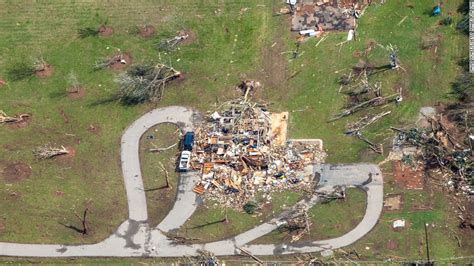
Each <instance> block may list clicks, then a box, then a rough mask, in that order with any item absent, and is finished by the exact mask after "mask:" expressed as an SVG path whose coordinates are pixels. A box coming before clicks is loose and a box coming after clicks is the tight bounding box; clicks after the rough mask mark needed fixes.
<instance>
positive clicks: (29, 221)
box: [0, 0, 274, 244]
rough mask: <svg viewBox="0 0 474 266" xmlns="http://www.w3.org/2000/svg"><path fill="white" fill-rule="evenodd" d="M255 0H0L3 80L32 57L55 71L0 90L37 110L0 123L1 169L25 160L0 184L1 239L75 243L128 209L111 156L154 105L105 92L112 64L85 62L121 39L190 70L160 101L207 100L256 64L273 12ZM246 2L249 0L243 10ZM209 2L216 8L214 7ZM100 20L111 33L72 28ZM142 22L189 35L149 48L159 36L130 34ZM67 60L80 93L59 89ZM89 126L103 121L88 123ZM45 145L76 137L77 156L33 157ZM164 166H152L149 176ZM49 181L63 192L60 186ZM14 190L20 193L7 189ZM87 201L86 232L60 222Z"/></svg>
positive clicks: (94, 235) (200, 104) (137, 55)
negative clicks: (178, 42) (17, 175)
mask: <svg viewBox="0 0 474 266" xmlns="http://www.w3.org/2000/svg"><path fill="white" fill-rule="evenodd" d="M206 3H207V4H206ZM259 4H261V2H260V1H241V2H239V3H229V4H226V3H217V2H213V1H204V2H200V3H194V2H192V1H181V2H179V3H178V4H176V5H174V4H170V3H161V4H159V3H155V2H152V1H145V0H143V1H134V2H133V3H132V2H129V1H123V0H122V1H120V0H117V1H108V2H101V1H79V2H70V1H56V2H54V3H52V2H49V1H46V2H44V1H41V2H28V3H23V2H17V1H1V2H0V16H1V17H2V19H1V20H0V54H1V55H2V57H1V58H0V78H2V79H7V75H6V74H7V70H8V69H10V68H11V67H13V66H15V65H16V64H17V63H19V62H30V61H31V60H32V59H33V58H35V57H39V56H42V57H43V58H44V59H45V60H46V61H47V62H48V63H50V64H51V65H53V67H54V74H53V76H52V77H50V78H47V79H38V78H35V77H33V78H32V79H31V80H24V81H19V82H9V83H8V86H4V87H2V88H1V89H0V107H1V108H0V109H1V110H3V111H5V112H7V113H8V114H11V115H13V114H16V113H22V112H25V113H31V114H32V117H33V119H32V122H31V124H30V125H29V126H28V127H26V128H22V129H10V128H8V127H5V126H2V127H0V146H1V147H2V148H3V150H2V153H1V154H0V161H1V163H2V165H1V166H2V167H1V168H2V169H3V168H4V166H5V165H6V164H8V163H10V162H18V161H21V162H25V163H28V164H29V165H31V167H32V175H31V176H30V177H29V178H28V179H27V180H24V181H21V182H19V183H14V184H6V183H5V182H3V181H2V182H0V198H2V199H4V200H2V201H1V202H0V221H1V222H2V224H4V227H5V229H4V230H2V231H1V232H0V241H11V242H28V243H69V244H73V243H90V242H97V241H100V240H102V239H104V238H105V237H107V236H108V235H110V234H111V233H112V232H113V231H114V230H115V229H116V228H117V226H118V225H119V224H120V223H121V222H122V221H123V220H125V219H126V218H127V206H126V199H125V190H124V188H123V182H122V175H121V169H120V158H119V145H120V137H121V134H122V132H123V130H124V129H125V128H126V127H127V126H128V125H129V124H130V123H131V122H133V121H134V120H135V119H136V118H137V117H139V116H140V115H141V114H143V113H144V112H146V111H147V110H150V109H151V108H154V107H155V106H154V105H151V104H144V105H139V106H130V107H129V106H122V105H121V104H119V103H117V102H114V101H112V102H107V101H106V100H108V99H110V98H111V97H112V96H113V95H114V93H115V92H116V90H117V86H116V84H115V83H114V81H113V79H114V77H115V76H116V75H117V74H118V73H116V72H114V71H110V70H101V71H93V70H92V65H93V64H94V63H95V62H96V60H98V59H100V58H102V57H104V56H110V55H113V54H114V53H115V49H117V48H120V49H121V50H122V51H125V52H128V53H130V54H131V55H132V57H133V61H134V62H144V61H148V60H152V61H154V62H158V61H161V62H163V63H168V64H171V65H173V67H175V68H176V69H178V70H180V71H183V72H184V73H185V74H186V80H184V81H181V82H178V83H175V84H174V85H169V86H168V87H167V90H166V91H165V99H164V100H163V101H162V102H161V103H160V105H159V106H166V105H170V104H181V105H185V106H193V107H195V108H199V109H201V110H206V109H207V108H208V106H209V105H210V104H212V103H215V102H216V101H217V100H219V97H220V98H223V95H226V97H227V95H228V92H229V91H233V86H234V85H235V84H236V83H237V81H238V80H239V73H245V72H252V71H251V69H254V68H255V66H256V65H258V63H259V61H260V57H259V55H260V51H261V49H263V44H262V43H263V41H264V40H265V38H266V35H265V34H266V32H267V31H266V27H267V24H269V23H272V21H273V20H274V19H272V17H271V10H269V9H268V7H261V6H259ZM243 7H250V9H249V10H248V11H246V12H245V13H242V14H240V10H241V8H243ZM217 9H220V10H222V12H221V13H219V12H218V13H219V14H217V15H216V14H215V13H214V11H215V10H217ZM124 10H127V11H126V12H124ZM105 20H106V21H107V25H109V26H111V27H113V28H114V31H115V34H114V35H113V36H111V37H108V38H92V37H89V38H85V39H79V38H78V37H77V30H78V29H79V28H83V27H98V26H99V24H100V23H103V22H104V21H105ZM144 23H147V24H151V25H154V26H155V28H156V29H157V33H158V35H159V36H164V35H166V36H170V35H172V34H174V32H176V31H178V30H181V29H187V30H191V31H193V32H194V33H195V34H196V36H197V39H196V40H195V42H194V43H192V44H190V45H187V46H182V47H181V48H180V49H179V50H178V51H175V52H173V53H172V54H164V53H158V52H157V50H156V49H155V48H154V46H155V44H156V43H158V41H159V39H160V37H159V36H157V37H155V38H151V39H143V38H141V37H139V36H134V35H131V34H129V33H127V31H129V30H130V29H131V28H133V27H134V26H137V25H143V24H144ZM269 32H272V31H269ZM263 33H265V34H263ZM107 47H109V49H107ZM231 61H232V63H231ZM72 70H73V71H74V72H75V73H76V75H77V77H78V79H79V81H80V82H81V83H82V86H83V87H84V88H85V90H86V95H85V97H84V98H81V99H77V100H71V99H69V98H68V97H65V91H66V89H67V87H68V84H67V80H66V76H67V75H68V74H69V73H70V72H71V71H72ZM65 117H67V119H66V118H65ZM90 125H93V126H94V127H96V128H100V131H99V132H98V133H91V132H89V131H88V128H89V127H90ZM47 143H54V144H58V145H70V146H73V147H74V148H75V149H76V155H75V157H74V158H72V159H71V160H69V161H66V162H59V161H56V160H51V161H38V160H36V159H34V158H33V154H32V150H33V149H34V148H35V147H38V146H42V145H44V144H47ZM6 147H8V148H9V150H5V149H6ZM147 167H148V166H147ZM160 174H161V172H160V170H159V169H156V168H155V172H151V173H150V174H147V175H148V176H159V175H160ZM151 178H153V177H151ZM56 191H61V192H64V194H63V195H62V196H56V194H55V192H56ZM12 192H15V193H16V194H17V195H20V196H19V197H15V198H13V197H10V196H9V195H10V194H11V193H12ZM88 201H91V203H90V204H91V213H90V220H89V222H90V226H91V230H92V231H91V234H90V235H88V236H85V237H83V236H82V235H80V234H78V233H76V232H74V231H72V230H70V229H67V228H65V227H64V226H62V225H60V224H59V223H60V222H61V223H65V224H74V223H76V222H78V221H77V218H75V216H74V210H77V211H78V212H80V211H81V209H82V208H84V204H85V202H88ZM151 206H153V205H151ZM18 210H21V211H18ZM154 222H155V223H156V222H157V221H154Z"/></svg>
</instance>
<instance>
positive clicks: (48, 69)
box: [35, 64, 54, 78]
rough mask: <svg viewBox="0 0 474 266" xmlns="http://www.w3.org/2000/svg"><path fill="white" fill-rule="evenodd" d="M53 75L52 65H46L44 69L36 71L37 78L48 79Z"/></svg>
mask: <svg viewBox="0 0 474 266" xmlns="http://www.w3.org/2000/svg"><path fill="white" fill-rule="evenodd" d="M53 73H54V69H53V66H52V65H50V64H44V65H43V67H42V69H40V70H36V71H35V76H37V77H38V78H47V77H50V76H51V75H53Z"/></svg>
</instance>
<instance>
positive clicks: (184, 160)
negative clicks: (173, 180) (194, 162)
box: [178, 151, 191, 172]
mask: <svg viewBox="0 0 474 266" xmlns="http://www.w3.org/2000/svg"><path fill="white" fill-rule="evenodd" d="M190 161H191V152H190V151H182V152H181V156H180V157H179V165H178V170H179V171H183V172H185V171H188V169H189V164H190Z"/></svg>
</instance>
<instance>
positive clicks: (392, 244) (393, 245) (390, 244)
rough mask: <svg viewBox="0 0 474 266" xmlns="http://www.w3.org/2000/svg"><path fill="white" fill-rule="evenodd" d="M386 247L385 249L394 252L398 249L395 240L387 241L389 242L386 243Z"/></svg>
mask: <svg viewBox="0 0 474 266" xmlns="http://www.w3.org/2000/svg"><path fill="white" fill-rule="evenodd" d="M386 247H387V249H389V250H396V249H398V242H397V241H395V240H392V239H389V240H388V241H387V245H386Z"/></svg>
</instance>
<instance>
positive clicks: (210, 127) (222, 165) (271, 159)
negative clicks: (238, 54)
mask: <svg viewBox="0 0 474 266" xmlns="http://www.w3.org/2000/svg"><path fill="white" fill-rule="evenodd" d="M247 95H248V91H247V93H245V96H247ZM285 126H286V125H285ZM280 131H281V130H280V129H279V130H272V114H270V112H269V111H268V109H267V106H266V105H264V104H261V103H256V102H252V101H249V100H247V97H243V98H238V99H236V100H232V101H229V102H226V103H224V104H222V105H221V106H220V107H218V108H217V110H216V111H215V112H213V113H212V114H210V115H209V116H208V118H207V119H206V121H204V122H203V124H202V126H201V127H200V128H198V129H197V130H196V132H195V145H194V148H193V156H192V158H193V159H192V162H191V167H192V168H193V169H195V170H200V171H202V178H201V181H200V182H199V183H198V184H197V185H196V186H195V187H194V190H193V191H194V192H196V193H198V194H202V195H203V196H204V197H205V198H208V199H214V200H216V201H217V202H220V203H222V204H227V205H228V206H231V207H235V208H241V207H242V206H243V205H244V204H245V203H247V202H248V201H249V200H250V199H252V198H254V197H255V195H256V193H259V192H262V193H264V194H267V193H269V192H271V191H276V190H283V189H290V188H295V187H300V188H301V187H305V186H307V185H309V184H310V183H311V181H312V177H311V176H308V175H306V176H305V174H304V172H303V170H304V168H305V166H307V165H309V164H312V163H321V162H323V161H324V159H325V157H326V154H325V152H324V151H323V150H322V147H321V145H315V144H313V143H308V142H303V141H301V142H298V141H285V142H284V143H280V142H279V141H275V140H276V139H278V138H279V136H278V134H279V133H280ZM284 132H286V130H284Z"/></svg>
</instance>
